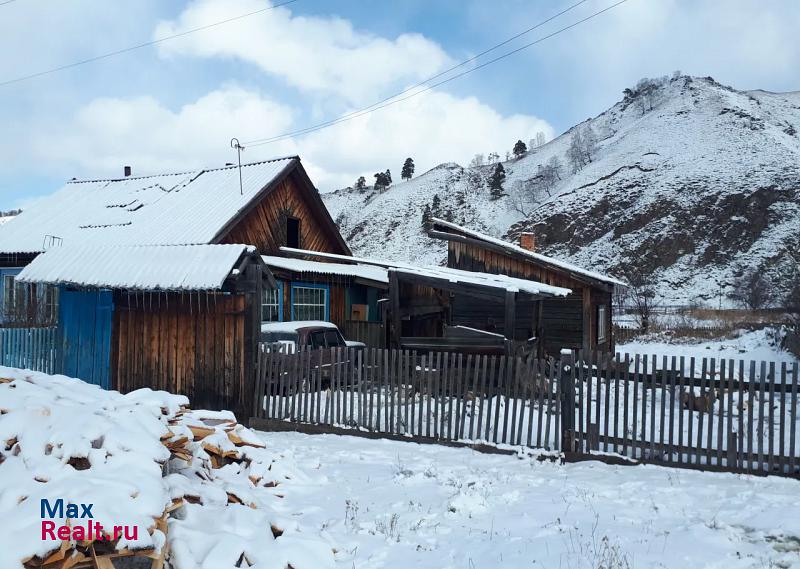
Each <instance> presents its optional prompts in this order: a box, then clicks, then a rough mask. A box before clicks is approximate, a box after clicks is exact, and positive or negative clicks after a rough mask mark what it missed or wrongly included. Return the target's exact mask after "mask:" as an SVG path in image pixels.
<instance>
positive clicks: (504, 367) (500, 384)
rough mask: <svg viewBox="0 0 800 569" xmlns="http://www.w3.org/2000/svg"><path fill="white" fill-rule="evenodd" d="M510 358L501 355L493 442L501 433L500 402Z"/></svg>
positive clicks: (495, 402) (496, 391)
mask: <svg viewBox="0 0 800 569" xmlns="http://www.w3.org/2000/svg"><path fill="white" fill-rule="evenodd" d="M507 364H508V358H507V357H506V356H500V369H499V370H498V376H497V389H496V390H495V393H496V396H495V401H494V434H493V435H492V442H495V443H496V442H497V438H498V436H499V434H500V432H499V431H500V407H501V405H500V402H501V401H502V398H503V390H504V389H505V385H506V379H505V378H506V373H507V371H508V365H507Z"/></svg>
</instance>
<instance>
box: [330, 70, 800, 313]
mask: <svg viewBox="0 0 800 569" xmlns="http://www.w3.org/2000/svg"><path fill="white" fill-rule="evenodd" d="M799 131H800V92H795V93H781V94H777V93H768V92H764V91H748V92H743V91H736V90H734V89H731V88H729V87H726V86H723V85H720V84H719V83H717V82H715V81H714V80H713V79H711V78H697V77H686V76H676V77H673V78H669V79H668V78H663V79H658V80H652V81H650V82H648V83H646V84H641V85H639V86H637V88H632V89H628V90H626V92H625V96H624V98H623V99H622V100H621V101H620V102H618V103H617V104H615V105H614V106H613V107H612V108H610V109H608V110H607V111H605V112H603V113H602V114H600V115H598V116H597V117H595V118H593V119H591V120H588V121H586V122H584V123H581V124H580V125H576V126H575V127H573V128H572V129H570V130H569V131H567V132H566V133H564V134H563V135H561V136H560V137H558V138H556V139H554V140H553V141H551V142H549V143H547V144H545V145H543V146H540V147H538V148H536V149H533V150H531V151H529V152H528V153H527V154H525V155H524V156H522V157H521V158H519V159H513V160H510V161H506V162H503V166H504V167H505V170H506V180H505V184H504V189H505V192H506V194H507V195H505V196H503V197H501V198H499V199H495V200H492V199H491V196H490V194H489V189H488V187H487V185H486V183H485V180H486V179H487V178H488V177H489V175H490V174H491V172H492V171H493V170H494V168H495V167H496V166H495V165H492V164H489V165H484V166H478V167H471V168H464V167H461V166H459V165H457V164H443V165H441V166H439V167H437V168H434V169H433V170H430V171H429V172H426V173H424V174H422V175H420V176H418V177H417V178H414V179H412V180H410V181H407V182H402V183H396V184H394V185H392V186H390V187H389V188H388V189H386V190H383V191H381V192H377V191H375V190H374V189H373V188H367V189H366V190H364V191H357V190H353V189H344V190H339V191H337V192H334V193H332V194H326V195H325V196H324V198H325V201H326V203H327V205H328V207H329V209H330V210H331V212H332V214H333V216H334V218H336V220H337V222H338V223H339V224H340V226H341V228H342V232H343V234H344V236H345V238H346V239H347V240H348V242H349V243H350V244H351V246H352V248H353V250H354V252H355V253H356V254H360V255H367V256H379V257H387V258H395V259H403V260H413V261H417V262H427V263H440V262H442V261H443V260H444V258H445V248H444V245H443V244H442V243H441V242H438V241H436V240H432V239H430V238H428V237H427V236H426V235H425V233H424V229H423V224H422V219H423V212H424V211H425V209H426V206H428V207H429V208H433V210H434V211H433V214H434V215H439V216H441V217H447V218H449V219H452V220H453V221H455V222H457V223H463V224H464V225H466V226H468V227H472V228H474V229H478V230H482V231H485V232H487V233H490V234H492V235H495V236H499V237H505V238H507V239H510V240H513V239H516V238H517V236H518V234H519V233H520V232H521V231H533V232H534V233H535V234H536V235H537V243H538V246H539V248H540V250H541V251H542V252H544V253H547V254H550V255H553V256H556V257H559V258H562V259H566V260H570V261H572V262H575V263H577V264H581V265H584V266H586V267H587V268H593V269H599V270H605V271H608V272H611V273H614V274H619V275H625V274H626V273H629V272H630V271H631V270H637V271H641V272H644V273H645V274H646V275H648V276H649V277H650V278H651V279H652V281H653V282H655V283H657V290H658V293H659V295H660V296H661V297H662V298H663V299H664V300H665V301H667V302H678V303H685V302H690V301H694V300H699V301H705V302H707V303H708V302H711V301H712V300H713V302H714V303H716V301H717V300H716V299H717V298H718V296H719V295H720V293H722V294H723V295H725V294H726V293H727V292H729V291H730V290H731V287H732V286H733V285H734V283H736V282H738V280H739V279H741V277H742V275H743V274H744V273H746V272H748V271H751V270H754V269H755V270H759V271H761V272H762V273H763V274H764V275H765V276H766V278H768V279H769V280H770V281H771V282H772V284H773V285H774V286H775V287H776V289H778V290H783V289H785V288H786V287H787V285H788V282H789V280H790V279H791V278H793V277H794V275H795V274H796V273H795V272H794V271H795V270H796V267H795V266H794V264H793V262H792V261H791V258H790V256H789V255H788V254H787V251H798V250H800V134H799ZM576 132H580V133H581V135H582V136H583V137H584V138H587V137H589V138H592V137H593V138H594V139H595V140H596V144H591V143H590V144H584V145H583V149H584V150H587V152H586V153H584V154H583V156H582V157H581V156H578V155H576V153H572V156H577V158H576V159H573V160H570V152H569V148H570V145H571V143H572V142H573V141H574V137H575V133H576ZM512 136H513V135H512ZM578 154H580V153H578ZM553 157H556V163H555V166H556V167H555V168H552V167H550V168H548V167H547V166H548V164H549V165H550V166H552V165H553V164H554V162H553ZM576 162H584V164H582V165H581V164H576ZM573 164H575V165H576V166H579V168H575V167H573Z"/></svg>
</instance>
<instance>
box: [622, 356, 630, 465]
mask: <svg viewBox="0 0 800 569" xmlns="http://www.w3.org/2000/svg"><path fill="white" fill-rule="evenodd" d="M630 364H631V358H630V355H628V354H627V353H626V354H625V360H624V364H623V365H624V366H625V367H624V368H623V371H622V385H623V387H622V390H623V394H622V398H623V402H622V454H623V455H625V456H628V442H629V441H630V437H629V436H628V429H629V427H628V417H629V405H630V404H629V402H628V398H629V397H630V391H631V390H630V383H631V374H630V367H631V366H630Z"/></svg>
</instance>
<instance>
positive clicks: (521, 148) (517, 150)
mask: <svg viewBox="0 0 800 569" xmlns="http://www.w3.org/2000/svg"><path fill="white" fill-rule="evenodd" d="M527 151H528V147H527V146H525V143H524V142H522V141H521V140H518V141H517V143H516V144H515V145H514V156H515V157H517V158H521V157H522V156H524V155H525V153H526V152H527Z"/></svg>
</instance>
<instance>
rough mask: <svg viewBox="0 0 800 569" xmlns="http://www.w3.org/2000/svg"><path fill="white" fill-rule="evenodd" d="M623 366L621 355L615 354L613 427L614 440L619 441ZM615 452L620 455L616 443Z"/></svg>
mask: <svg viewBox="0 0 800 569" xmlns="http://www.w3.org/2000/svg"><path fill="white" fill-rule="evenodd" d="M621 365H622V361H621V360H620V354H619V353H617V354H614V369H613V374H614V427H613V433H614V439H617V438H618V437H619V415H620V410H621V406H620V401H619V397H620V393H619V380H620V376H621V375H622V370H621V369H620V366H621ZM613 451H614V452H616V453H619V448H618V446H617V444H616V443H614V448H613Z"/></svg>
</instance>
